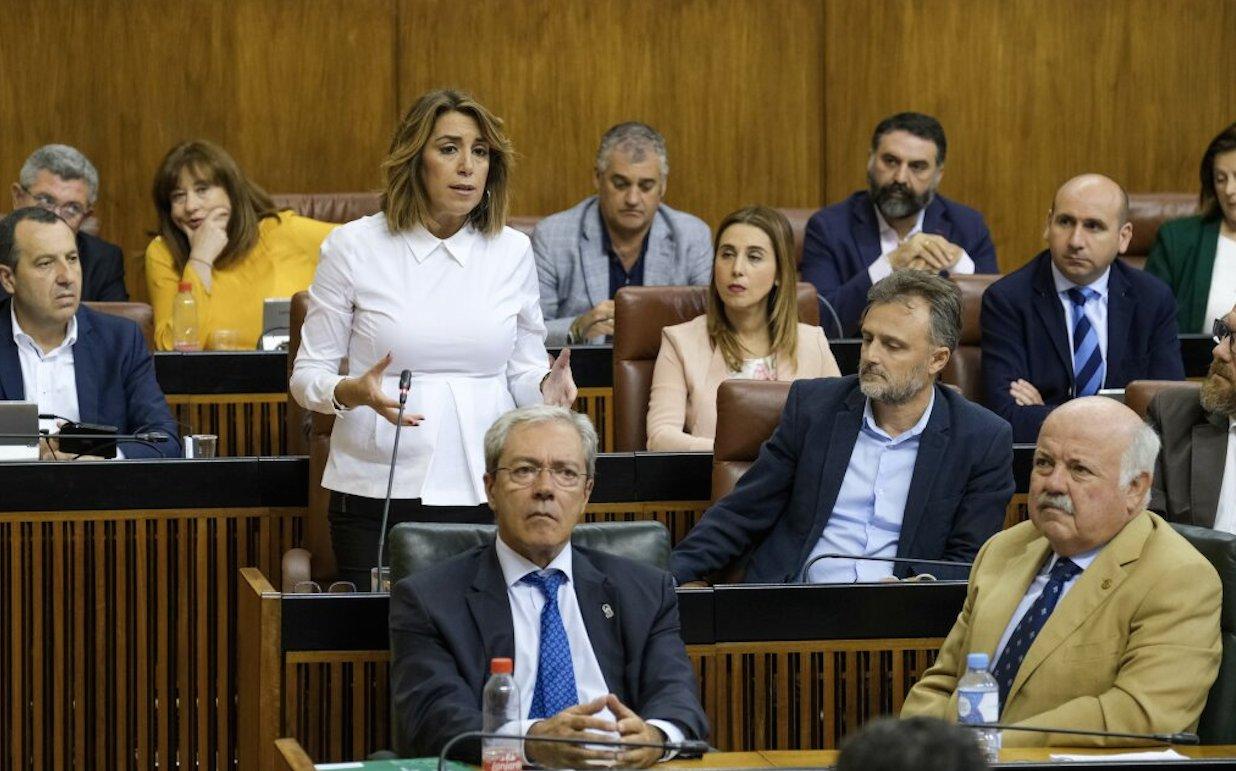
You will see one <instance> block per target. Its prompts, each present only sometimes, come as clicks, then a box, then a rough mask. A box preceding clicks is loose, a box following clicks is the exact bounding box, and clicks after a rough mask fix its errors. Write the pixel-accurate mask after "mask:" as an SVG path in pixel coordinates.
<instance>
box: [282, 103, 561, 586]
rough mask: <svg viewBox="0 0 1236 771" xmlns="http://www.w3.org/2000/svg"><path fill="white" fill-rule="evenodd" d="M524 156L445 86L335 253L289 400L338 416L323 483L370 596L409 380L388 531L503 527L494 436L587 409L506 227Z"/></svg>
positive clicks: (522, 239) (524, 248)
mask: <svg viewBox="0 0 1236 771" xmlns="http://www.w3.org/2000/svg"><path fill="white" fill-rule="evenodd" d="M511 156H512V149H511V143H510V141H509V140H508V139H507V137H506V135H505V134H504V133H503V128H502V121H501V120H500V119H499V118H497V117H496V116H494V115H492V114H490V112H489V111H488V110H486V109H485V108H484V107H483V106H481V105H480V104H479V103H477V102H476V101H475V100H474V99H472V97H470V96H469V95H467V94H464V93H461V92H458V91H449V90H442V91H431V92H429V93H427V94H425V95H424V96H422V97H421V98H420V99H419V100H417V102H416V104H414V105H413V106H412V108H411V109H410V110H409V111H408V113H407V115H406V116H404V119H403V121H402V122H401V124H400V125H399V128H398V129H396V131H395V136H394V138H393V139H392V140H391V147H390V153H389V155H388V156H387V158H386V160H385V161H384V162H383V164H382V170H383V173H384V176H385V180H386V185H385V187H386V189H385V192H384V194H383V196H382V212H381V213H380V214H375V215H373V216H370V217H365V218H363V219H360V220H357V221H355V222H351V223H348V224H346V225H344V226H342V227H340V228H338V229H337V230H335V231H334V232H333V233H331V235H330V236H329V237H328V238H327V239H326V241H325V242H324V243H323V244H322V255H321V259H320V261H319V263H318V269H317V275H316V277H315V278H314V281H313V285H312V286H311V287H310V288H309V295H310V302H309V311H308V314H307V315H306V317H305V324H304V327H303V330H302V332H301V346H300V351H299V353H298V354H297V356H296V363H295V365H294V368H293V371H292V380H291V392H292V396H293V397H294V398H295V399H296V400H297V402H299V403H300V404H301V405H303V406H304V407H306V408H307V409H312V410H316V411H318V412H324V413H333V414H334V415H335V416H336V419H335V426H334V430H333V431H332V433H331V442H330V456H329V458H328V459H327V462H326V470H325V473H324V474H323V477H322V486H323V487H325V488H327V489H328V490H330V491H331V496H330V507H329V512H330V524H331V541H332V544H333V547H334V552H335V559H336V562H337V564H338V569H339V577H340V578H342V579H347V580H351V581H353V582H355V583H357V585H358V586H365V585H368V576H369V571H370V568H371V567H372V566H373V565H375V564H376V560H377V550H378V540H379V530H380V522H381V517H382V501H383V498H384V496H385V495H386V482H387V474H388V473H389V468H390V460H391V449H392V446H393V442H394V436H395V425H394V423H395V420H396V415H397V413H398V409H397V408H398V392H399V373H400V372H401V371H402V370H405V369H408V370H411V371H412V388H411V390H410V391H409V394H408V402H407V408H406V411H405V413H404V426H405V428H404V430H403V431H402V433H401V436H400V443H399V460H398V464H397V467H396V470H395V479H394V488H393V492H392V498H393V500H392V503H391V509H390V525H394V524H396V523H398V522H403V521H430V522H492V521H493V514H492V512H491V511H490V510H489V507H488V506H486V505H485V500H486V497H485V489H484V485H483V482H482V475H483V474H484V452H483V448H482V440H483V437H484V435H485V430H486V429H488V428H489V425H490V424H491V423H492V422H493V421H494V420H495V419H496V418H497V417H498V416H499V415H501V414H502V413H504V412H506V411H507V410H509V409H512V408H513V407H516V406H520V407H523V406H525V405H529V404H538V403H541V402H542V401H544V402H546V403H549V404H557V405H561V406H566V407H569V406H570V405H571V404H572V402H574V400H575V395H576V389H575V383H574V381H573V380H572V379H571V371H570V367H569V356H568V352H567V351H565V350H564V351H563V352H562V355H561V356H559V358H558V360H557V361H556V362H554V364H553V367H552V369H551V368H550V367H549V366H547V364H548V356H547V355H546V351H545V344H544V338H545V325H544V322H543V321H542V318H541V309H540V303H539V295H538V288H537V287H538V284H537V277H536V267H535V264H534V262H533V257H532V249H531V246H530V243H529V241H528V237H527V236H525V235H524V234H522V233H520V232H518V231H516V230H513V229H511V228H508V227H504V226H503V223H504V222H505V221H506V214H507V207H508V203H509V194H510V193H509V191H510V166H511ZM341 364H346V370H344V371H346V372H348V373H361V374H359V375H355V376H352V377H348V376H343V375H340V374H338V373H339V372H340V371H341V370H340V365H341Z"/></svg>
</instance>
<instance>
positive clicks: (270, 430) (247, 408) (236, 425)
mask: <svg viewBox="0 0 1236 771" xmlns="http://www.w3.org/2000/svg"><path fill="white" fill-rule="evenodd" d="M167 404H168V406H169V407H171V408H172V416H173V417H174V418H176V420H177V421H179V422H180V432H181V433H182V434H215V435H216V436H218V437H219V443H218V447H217V449H216V453H217V454H218V456H219V457H230V458H237V457H243V456H271V455H282V454H283V451H284V450H283V448H284V447H286V446H287V440H286V436H285V427H286V425H287V410H288V395H287V394H286V393H282V394H168V396H167Z"/></svg>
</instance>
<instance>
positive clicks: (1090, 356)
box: [1069, 287, 1103, 396]
mask: <svg viewBox="0 0 1236 771" xmlns="http://www.w3.org/2000/svg"><path fill="white" fill-rule="evenodd" d="M1098 298H1099V293H1098V292H1096V291H1094V290H1093V289H1087V288H1083V287H1073V288H1072V289H1070V290H1069V299H1070V300H1072V301H1073V384H1074V387H1075V390H1074V392H1073V395H1074V396H1093V395H1094V394H1097V393H1098V392H1099V389H1100V388H1102V387H1103V352H1102V351H1100V350H1099V335H1098V333H1097V332H1096V331H1095V329H1094V325H1093V324H1091V323H1090V318H1089V317H1088V316H1087V315H1086V312H1085V311H1086V301H1087V300H1097V299H1098Z"/></svg>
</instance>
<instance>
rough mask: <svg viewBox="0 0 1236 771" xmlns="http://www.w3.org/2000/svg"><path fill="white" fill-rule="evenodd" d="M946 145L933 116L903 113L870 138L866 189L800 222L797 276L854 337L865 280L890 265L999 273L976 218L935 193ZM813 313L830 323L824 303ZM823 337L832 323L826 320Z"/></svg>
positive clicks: (934, 270)
mask: <svg viewBox="0 0 1236 771" xmlns="http://www.w3.org/2000/svg"><path fill="white" fill-rule="evenodd" d="M947 150H948V143H947V141H946V140H945V137H944V129H943V128H942V127H941V126H940V123H939V121H937V120H936V119H935V118H933V117H931V116H930V115H923V114H921V113H917V112H903V113H898V114H896V115H893V116H891V117H888V118H885V119H884V120H882V121H880V123H879V125H877V126H876V128H875V132H874V133H873V134H872V136H871V157H870V158H869V159H868V161H867V187H868V189H867V191H865V192H858V193H855V194H854V195H852V196H850V197H849V198H847V199H846V200H844V201H842V202H841V203H837V204H833V205H832V206H826V207H824V208H823V209H820V210H819V211H818V212H816V213H815V214H814V215H812V217H811V220H810V221H809V222H808V223H807V232H806V235H805V237H804V241H803V259H802V266H801V267H802V275H803V278H805V279H806V280H808V281H810V282H811V283H812V284H814V285H815V288H816V291H817V292H819V293H820V296H821V297H822V298H823V299H824V301H826V302H827V304H828V305H830V306H832V308H833V310H834V311H835V312H836V314H837V320H838V322H839V323H840V325H841V327H842V330H841V331H842V334H843V335H853V334H854V333H855V332H856V331H857V329H858V322H859V316H860V315H861V314H862V312H863V308H864V306H865V305H866V295H867V290H868V289H870V288H871V285H872V284H874V283H875V282H877V281H879V280H880V279H882V278H884V277H885V276H887V275H888V274H889V273H892V272H893V271H895V270H907V269H909V270H923V271H928V272H931V273H939V272H947V273H965V274H969V273H999V272H1000V269H999V268H998V267H997V266H996V248H995V247H994V246H993V245H992V243H991V236H990V235H989V234H988V232H987V223H985V222H984V221H983V215H981V214H979V213H978V212H976V211H975V210H973V209H970V208H968V207H966V206H962V205H961V204H959V203H956V202H954V201H950V200H949V199H947V198H945V197H944V196H942V195H937V194H936V188H937V187H939V185H940V178H941V176H943V174H944V156H945V153H946V152H947ZM820 318H821V319H825V320H831V319H832V318H833V316H832V313H830V312H829V310H828V308H826V307H822V308H821V309H820ZM824 325H825V327H828V328H829V334H830V335H831V334H834V330H835V325H834V324H832V323H831V322H830V321H825V324H824Z"/></svg>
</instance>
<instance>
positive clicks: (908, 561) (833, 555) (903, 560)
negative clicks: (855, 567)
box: [801, 552, 974, 583]
mask: <svg viewBox="0 0 1236 771" xmlns="http://www.w3.org/2000/svg"><path fill="white" fill-rule="evenodd" d="M820 560H856V561H871V562H893V563H897V564H904V565H940V566H943V567H949V568H969V567H974V563H973V562H953V561H951V560H929V559H915V558H913V557H868V556H866V555H863V554H841V553H838V552H828V553H827V554H817V555H816V556H814V557H812V558H811V559H809V560H807V564H806V565H803V569H802V572H801V575H802V580H803V583H807V572H808V571H809V570H811V566H812V565H814V564H815V563H817V562H819V561H820Z"/></svg>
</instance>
